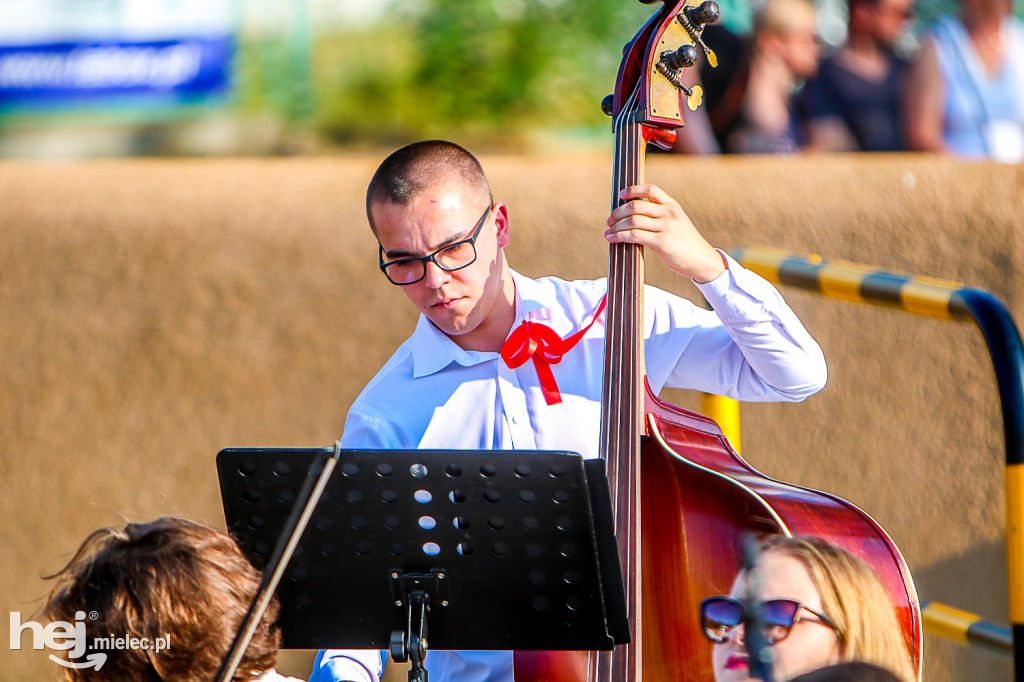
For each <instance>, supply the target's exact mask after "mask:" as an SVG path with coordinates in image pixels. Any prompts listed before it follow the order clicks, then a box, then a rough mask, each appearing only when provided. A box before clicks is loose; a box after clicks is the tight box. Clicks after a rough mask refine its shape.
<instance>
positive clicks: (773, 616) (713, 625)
mask: <svg viewBox="0 0 1024 682" xmlns="http://www.w3.org/2000/svg"><path fill="white" fill-rule="evenodd" d="M746 609H747V607H746V605H744V603H743V602H741V601H739V600H738V599H733V598H731V597H709V598H708V599H705V600H704V601H702V602H701V604H700V623H701V627H702V628H703V630H704V636H705V637H707V638H708V639H710V640H711V641H712V642H715V643H717V644H721V643H722V642H724V641H726V640H727V639H729V633H730V632H732V629H733V628H734V627H736V626H737V625H740V624H742V623H743V620H744V616H745V615H746ZM801 609H803V610H804V611H807V612H808V613H810V614H811V615H813V616H814V618H809V617H807V616H803V617H797V614H798V613H799V612H800V610H801ZM761 620H762V622H763V623H764V633H763V636H764V638H765V641H766V642H768V644H775V643H777V642H781V641H782V640H784V639H785V638H786V636H787V635H788V634H789V631H790V630H791V629H793V625H795V624H796V623H800V622H803V621H807V622H811V623H821V624H823V625H825V626H827V627H830V628H832V629H833V630H835V631H836V634H837V635H838V634H839V631H838V630H836V626H835V625H833V624H832V621H831V620H830V619H829V617H828V616H826V615H825V614H824V613H822V612H821V611H817V610H815V609H812V608H811V607H809V606H807V605H805V604H801V603H800V602H798V601H796V600H795V599H772V600H770V601H764V602H761ZM840 636H841V635H840Z"/></svg>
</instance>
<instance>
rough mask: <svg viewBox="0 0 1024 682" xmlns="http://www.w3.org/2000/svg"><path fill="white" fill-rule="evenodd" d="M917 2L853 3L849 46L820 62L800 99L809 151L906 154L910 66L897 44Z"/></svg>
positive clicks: (867, 0)
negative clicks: (905, 94)
mask: <svg viewBox="0 0 1024 682" xmlns="http://www.w3.org/2000/svg"><path fill="white" fill-rule="evenodd" d="M913 2H914V0H848V8H849V23H848V26H847V27H848V35H847V39H846V42H845V43H843V45H841V46H840V47H839V49H837V50H836V52H835V53H834V54H831V55H829V56H827V57H825V58H824V59H822V60H821V64H820V66H819V68H818V74H817V75H816V76H815V77H814V78H811V79H810V80H809V81H808V82H807V85H806V86H805V87H804V89H803V91H802V92H801V94H800V104H799V108H800V115H801V118H802V119H803V121H804V134H805V136H806V138H807V147H806V148H807V150H808V151H857V150H859V151H873V152H876V151H877V152H890V151H901V150H903V149H904V148H905V144H904V142H903V134H902V124H903V121H902V104H903V102H902V98H903V88H904V79H905V78H906V72H907V69H908V67H909V62H907V60H905V59H904V58H902V57H900V56H898V55H897V54H896V44H897V42H898V41H899V39H900V37H901V36H902V35H903V34H904V31H905V30H906V28H907V23H908V21H909V20H910V19H911V18H912V17H913V15H914V5H913Z"/></svg>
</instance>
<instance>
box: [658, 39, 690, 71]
mask: <svg viewBox="0 0 1024 682" xmlns="http://www.w3.org/2000/svg"><path fill="white" fill-rule="evenodd" d="M661 60H662V61H663V62H665V64H667V65H668V67H669V68H670V69H672V70H673V71H679V70H680V69H688V68H690V67H691V66H693V65H694V64H695V63H696V61H697V48H696V47H694V46H693V45H690V44H689V43H686V44H685V45H682V46H680V48H679V49H678V50H676V51H675V52H673V51H672V50H666V51H664V52H662V53H661Z"/></svg>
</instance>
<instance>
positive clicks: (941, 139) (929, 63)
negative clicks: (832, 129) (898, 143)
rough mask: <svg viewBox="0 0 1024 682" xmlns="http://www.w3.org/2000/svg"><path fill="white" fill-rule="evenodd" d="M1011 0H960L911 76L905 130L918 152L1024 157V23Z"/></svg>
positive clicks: (936, 30)
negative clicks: (1014, 12)
mask: <svg viewBox="0 0 1024 682" xmlns="http://www.w3.org/2000/svg"><path fill="white" fill-rule="evenodd" d="M1012 4H1013V3H1012V0H961V2H960V16H959V18H954V17H943V18H941V19H939V20H938V21H937V22H936V23H935V26H934V27H933V28H932V30H931V32H930V33H929V35H928V39H927V41H926V43H925V45H924V47H923V48H922V49H921V52H920V54H919V55H918V58H917V60H916V61H915V63H914V65H913V66H912V68H911V70H910V73H909V75H908V81H907V87H906V92H905V95H906V100H905V102H906V134H907V142H908V144H909V147H910V148H911V149H914V150H919V151H937V152H952V153H954V154H958V155H961V156H967V157H974V158H984V157H989V158H992V159H995V160H997V161H1002V162H1004V163H1020V162H1021V161H1022V160H1024V24H1022V23H1021V21H1020V20H1019V19H1017V18H1015V17H1013V16H1012V15H1011V9H1012Z"/></svg>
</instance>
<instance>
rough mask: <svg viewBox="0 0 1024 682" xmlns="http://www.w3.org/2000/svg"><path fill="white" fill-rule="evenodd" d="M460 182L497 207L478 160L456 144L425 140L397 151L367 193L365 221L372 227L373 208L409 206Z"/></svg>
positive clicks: (372, 181) (380, 167) (385, 162)
mask: <svg viewBox="0 0 1024 682" xmlns="http://www.w3.org/2000/svg"><path fill="white" fill-rule="evenodd" d="M451 179H457V180H459V181H461V182H462V183H463V185H465V187H466V188H467V189H468V190H469V191H470V192H473V193H475V194H478V195H479V196H480V199H481V201H482V202H484V201H486V203H488V204H493V203H494V197H493V195H492V194H491V186H490V184H488V182H487V176H486V175H484V169H483V167H482V166H481V165H480V162H479V161H478V160H477V158H476V157H475V156H473V155H472V154H470V153H469V152H468V151H467V150H466V149H464V148H463V147H460V146H459V145H457V144H455V143H454V142H448V141H446V140H424V141H422V142H413V143H412V144H409V145H406V146H404V147H402V148H401V149H399V150H397V151H394V152H392V153H391V155H390V156H388V157H387V158H386V159H384V161H382V162H381V164H380V166H379V167H378V168H377V172H375V173H374V174H373V178H372V179H371V180H370V185H369V187H367V189H366V217H367V219H368V220H369V221H370V228H371V229H372V230H373V231H374V233H376V231H377V228H376V226H375V225H374V223H373V213H372V211H371V208H372V206H373V204H375V203H380V202H387V203H393V204H402V205H406V204H408V203H409V202H411V201H412V200H413V199H415V198H416V197H418V196H420V195H421V194H422V193H423V192H424V191H425V190H427V189H430V188H431V187H434V186H436V185H438V184H439V183H441V182H445V181H447V180H451Z"/></svg>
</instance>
